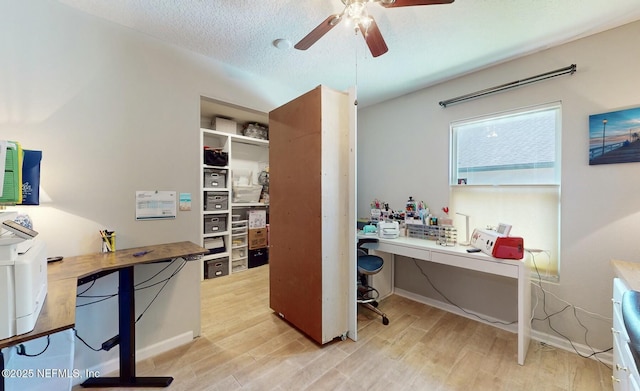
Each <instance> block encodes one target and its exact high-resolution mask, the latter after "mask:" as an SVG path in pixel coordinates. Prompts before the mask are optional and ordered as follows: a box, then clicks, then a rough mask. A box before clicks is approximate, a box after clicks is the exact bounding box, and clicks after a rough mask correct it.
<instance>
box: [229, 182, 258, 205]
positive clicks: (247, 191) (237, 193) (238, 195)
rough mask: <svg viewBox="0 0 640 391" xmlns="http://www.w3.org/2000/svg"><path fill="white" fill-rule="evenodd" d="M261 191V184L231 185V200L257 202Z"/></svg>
mask: <svg viewBox="0 0 640 391" xmlns="http://www.w3.org/2000/svg"><path fill="white" fill-rule="evenodd" d="M260 193H262V186H261V185H246V186H243V185H235V186H233V202H258V201H260Z"/></svg>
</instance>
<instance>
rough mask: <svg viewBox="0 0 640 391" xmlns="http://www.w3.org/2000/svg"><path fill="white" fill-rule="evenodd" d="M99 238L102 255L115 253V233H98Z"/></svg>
mask: <svg viewBox="0 0 640 391" xmlns="http://www.w3.org/2000/svg"><path fill="white" fill-rule="evenodd" d="M100 236H101V237H102V248H101V251H102V252H103V253H109V252H113V251H116V233H115V232H111V231H100Z"/></svg>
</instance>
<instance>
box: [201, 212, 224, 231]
mask: <svg viewBox="0 0 640 391" xmlns="http://www.w3.org/2000/svg"><path fill="white" fill-rule="evenodd" d="M226 229H227V217H226V216H218V215H212V216H205V217H204V233H205V234H210V233H218V232H224V231H225V230H226Z"/></svg>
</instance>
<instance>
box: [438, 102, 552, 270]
mask: <svg viewBox="0 0 640 391" xmlns="http://www.w3.org/2000/svg"><path fill="white" fill-rule="evenodd" d="M560 134H561V105H560V103H554V104H548V105H543V106H536V107H529V108H525V109H519V110H513V111H510V112H506V113H498V114H494V115H489V116H484V117H481V118H474V119H469V120H464V121H458V122H454V123H452V124H451V165H450V166H451V174H450V178H451V205H450V206H451V209H452V210H453V211H456V212H458V213H463V214H465V215H469V216H470V223H471V227H470V229H471V230H473V228H474V227H476V228H486V227H487V226H490V227H495V226H497V225H498V223H507V224H511V225H512V226H513V228H512V230H511V234H510V235H511V236H520V237H522V238H523V239H524V245H525V248H527V249H535V250H541V252H539V251H536V252H535V253H533V257H534V260H535V263H536V267H537V268H538V270H539V272H540V274H541V275H542V276H543V277H545V278H548V279H557V278H558V276H559V267H558V265H559V242H560V240H559V235H560Z"/></svg>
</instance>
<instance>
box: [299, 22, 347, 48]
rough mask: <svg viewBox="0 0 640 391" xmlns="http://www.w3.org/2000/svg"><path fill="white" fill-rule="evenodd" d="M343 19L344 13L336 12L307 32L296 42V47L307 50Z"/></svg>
mask: <svg viewBox="0 0 640 391" xmlns="http://www.w3.org/2000/svg"><path fill="white" fill-rule="evenodd" d="M341 20H342V14H335V15H331V16H329V17H328V18H327V19H325V20H324V21H323V22H322V23H320V24H319V25H318V27H316V28H315V29H313V30H311V32H310V33H309V34H307V35H306V36H305V37H304V38H302V39H301V40H300V42H298V43H296V44H295V46H294V48H296V49H298V50H307V49H309V48H310V47H311V45H313V44H314V43H316V41H317V40H319V39H320V38H322V37H323V36H324V35H325V34H326V33H328V32H329V30H331V29H332V28H333V27H334V26H335V25H337V24H338V23H340V21H341Z"/></svg>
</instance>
